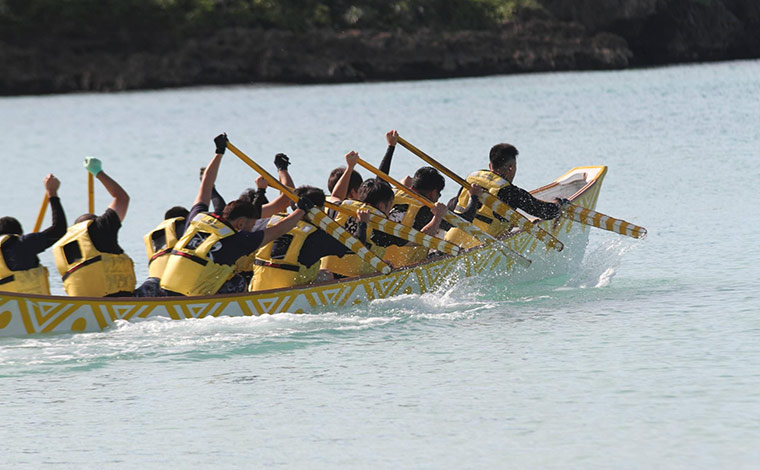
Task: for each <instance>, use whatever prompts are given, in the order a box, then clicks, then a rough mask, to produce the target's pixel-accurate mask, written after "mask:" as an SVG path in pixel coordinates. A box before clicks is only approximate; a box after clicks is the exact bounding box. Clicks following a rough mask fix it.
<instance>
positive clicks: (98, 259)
mask: <svg viewBox="0 0 760 470" xmlns="http://www.w3.org/2000/svg"><path fill="white" fill-rule="evenodd" d="M102 259H103V257H102V256H101V255H98V256H96V257H94V258H90V259H88V260H87V261H83V262H81V263H79V264H77V265H76V266H74V267H73V268H71V269H69V270H68V271H66V274H64V275H63V278H62V279H61V280H63V281H65V280H66V278H68V277H69V276H70V275H71V274H72V273H73V272H74V271H76V270H78V269H80V268H84V267H85V266H89V265H91V264H92V263H97V262H98V261H100V260H102Z"/></svg>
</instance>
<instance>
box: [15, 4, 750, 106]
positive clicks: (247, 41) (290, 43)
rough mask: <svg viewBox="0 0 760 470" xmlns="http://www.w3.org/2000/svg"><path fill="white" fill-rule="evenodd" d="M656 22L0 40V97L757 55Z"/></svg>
mask: <svg viewBox="0 0 760 470" xmlns="http://www.w3.org/2000/svg"><path fill="white" fill-rule="evenodd" d="M716 4H717V3H716ZM694 8H695V10H694V11H691V13H693V14H697V13H699V14H700V15H702V17H704V16H705V15H715V12H714V11H712V10H709V9H706V8H704V6H700V5H699V4H697V6H696V7H694ZM758 10H759V11H760V7H758ZM559 13H561V12H559ZM661 14H662V12H649V13H647V14H646V15H642V16H640V17H636V18H629V19H627V22H624V21H622V20H621V19H620V18H617V17H615V16H614V15H613V16H611V17H608V18H606V19H605V21H606V22H605V21H602V22H601V24H598V23H599V22H600V20H599V19H598V18H594V22H590V21H588V20H585V21H584V18H583V15H582V12H576V13H575V15H576V17H568V18H561V19H560V16H559V15H556V16H539V17H529V18H523V19H520V20H518V21H515V22H511V23H506V24H503V25H501V26H500V27H498V28H496V29H492V30H487V31H434V30H430V29H420V30H417V31H415V32H412V33H408V32H404V31H401V30H396V31H374V30H346V31H340V32H335V31H331V30H319V31H311V32H303V33H296V32H291V31H285V30H264V29H253V28H226V29H221V30H218V31H216V32H215V33H214V34H211V35H208V36H204V37H194V38H189V39H187V40H184V41H183V42H181V43H177V44H171V45H169V44H165V43H164V44H158V43H152V44H150V45H148V46H145V45H144V44H143V45H142V46H138V45H137V44H138V42H137V41H130V40H129V38H127V39H126V40H125V41H124V42H123V43H121V44H119V45H114V44H110V45H104V44H102V43H99V42H98V41H96V40H93V39H90V40H83V39H79V40H73V39H70V38H69V39H67V38H53V37H48V38H38V40H37V41H33V42H24V43H17V44H10V43H8V42H0V62H2V63H4V64H7V65H6V66H5V67H4V70H3V71H2V72H0V96H34V95H49V94H61V93H72V92H115V91H127V90H160V89H168V88H184V87H193V86H218V85H250V84H270V85H286V84H330V83H361V82H382V81H399V80H402V81H403V80H425V79H439V78H462V77H482V76H492V75H508V74H522V73H537V72H564V71H589V70H623V69H631V68H643V67H656V66H667V65H677V64H685V63H704V62H717V61H730V60H743V59H745V60H746V59H756V58H760V28H758V31H757V32H756V31H755V30H754V29H751V28H752V27H754V26H755V24H754V21H753V20H751V19H750V20H747V21H746V22H745V23H741V24H739V25H738V26H737V24H736V22H733V23H732V22H719V23H720V25H719V26H716V27H714V28H713V29H705V28H703V26H704V25H703V24H702V23H701V22H699V21H695V22H692V23H693V24H692V23H688V22H687V23H688V24H686V26H685V28H686V29H685V30H677V29H675V30H674V29H673V28H674V26H673V24H675V25H676V26H678V25H681V24H683V21H680V22H679V21H675V22H674V23H673V24H668V23H664V24H659V23H658V24H659V27H660V30H652V28H651V27H647V25H648V24H649V23H647V21H648V22H652V21H655V20H657V21H659V20H658V18H660V17H659V16H657V15H661ZM652 18H654V20H653V19H652ZM595 22H596V23H595ZM724 23H725V24H724ZM634 26H637V27H634ZM740 27H741V28H740ZM721 28H722V29H721ZM693 30H696V31H697V33H698V34H697V33H695V31H693ZM630 31H634V32H633V33H631V32H630ZM740 33H741V34H740ZM694 34H697V35H696V36H694ZM720 38H722V40H719V39H720Z"/></svg>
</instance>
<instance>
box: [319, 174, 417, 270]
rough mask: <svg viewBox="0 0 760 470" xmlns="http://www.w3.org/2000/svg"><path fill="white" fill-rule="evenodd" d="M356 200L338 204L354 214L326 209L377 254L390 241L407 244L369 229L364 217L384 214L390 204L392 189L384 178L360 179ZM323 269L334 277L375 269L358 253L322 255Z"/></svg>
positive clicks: (381, 252) (382, 251)
mask: <svg viewBox="0 0 760 470" xmlns="http://www.w3.org/2000/svg"><path fill="white" fill-rule="evenodd" d="M358 198H359V200H352V199H347V200H345V201H343V202H342V203H341V207H345V208H348V209H350V210H352V211H355V212H356V217H350V216H347V215H346V214H343V213H342V212H340V213H333V212H332V211H328V215H330V216H331V217H332V218H333V219H335V221H336V222H338V223H339V224H341V225H343V226H344V228H345V229H346V230H348V231H349V232H351V233H353V234H354V236H355V237H356V238H358V239H359V240H361V241H363V242H365V244H366V245H367V247H368V248H369V250H370V251H372V252H373V253H374V254H375V255H377V256H378V257H379V258H383V256H384V255H385V248H386V247H388V246H390V245H399V246H403V245H406V244H407V243H408V242H407V241H406V240H404V239H403V238H399V237H396V236H394V235H391V234H388V233H385V232H381V231H379V230H370V229H369V228H368V224H367V221H368V220H369V214H374V215H376V216H379V217H383V218H386V217H387V216H388V213H389V212H390V209H391V206H392V205H393V190H392V189H391V186H390V185H389V184H388V183H386V182H385V181H383V180H381V179H378V178H371V179H368V180H366V181H364V182H363V183H362V185H361V186H360V187H359V191H358ZM322 269H324V270H326V271H329V272H331V273H333V274H334V275H336V277H349V276H357V275H360V274H368V273H372V272H375V268H373V267H372V266H371V265H370V264H369V263H366V262H365V261H364V260H362V259H361V258H360V257H359V256H358V255H355V254H354V255H346V256H344V257H342V258H338V257H337V256H328V257H326V258H323V259H322Z"/></svg>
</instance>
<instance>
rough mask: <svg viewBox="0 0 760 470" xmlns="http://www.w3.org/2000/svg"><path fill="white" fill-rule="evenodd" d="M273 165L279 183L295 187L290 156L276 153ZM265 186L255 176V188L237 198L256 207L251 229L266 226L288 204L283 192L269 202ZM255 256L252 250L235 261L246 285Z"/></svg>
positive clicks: (251, 276) (236, 269) (265, 182)
mask: <svg viewBox="0 0 760 470" xmlns="http://www.w3.org/2000/svg"><path fill="white" fill-rule="evenodd" d="M274 166H275V167H276V168H277V176H278V178H279V180H280V183H282V184H283V185H285V186H287V187H289V188H293V187H295V183H293V178H292V177H291V176H290V173H289V172H288V166H290V158H288V156H287V155H285V154H284V153H278V154H277V155H275V156H274ZM266 188H267V180H266V179H264V177H263V176H258V177H257V178H256V190H255V191H254V190H253V189H252V188H248V189H246V190H245V191H243V194H241V195H240V197H239V198H238V199H239V200H241V201H250V202H251V204H253V205H254V207H256V210H257V215H256V218H257V219H258V220H257V221H256V223H255V224H254V226H253V229H252V230H253V231H256V230H264V229H265V228H267V226H268V225H270V224H269V218H270V217H272V216H273V215H275V214H277V213H281V212H285V211H286V210H287V209H288V207H289V206H290V199H289V198H288V197H287V196H286V195H285V194H284V193H280V195H279V196H277V197H276V198H275V199H274V201H272V202H269V201H268V200H267V197H266ZM278 220H279V218H278ZM255 258H256V252H255V251H254V252H253V253H251V254H249V255H248V256H241V257H240V258H238V260H237V263H235V272H236V273H238V274H240V275H241V276H243V278H244V280H245V285H246V286H247V285H250V282H251V279H253V261H254V259H255Z"/></svg>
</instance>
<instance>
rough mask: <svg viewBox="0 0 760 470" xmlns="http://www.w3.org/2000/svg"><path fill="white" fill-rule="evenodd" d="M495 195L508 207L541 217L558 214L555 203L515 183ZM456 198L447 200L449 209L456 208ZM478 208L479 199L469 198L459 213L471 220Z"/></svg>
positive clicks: (553, 216)
mask: <svg viewBox="0 0 760 470" xmlns="http://www.w3.org/2000/svg"><path fill="white" fill-rule="evenodd" d="M462 191H463V190H460V194H461V192H462ZM497 197H498V198H499V200H501V201H503V202H504V203H506V204H507V205H508V206H509V207H511V208H513V209H522V210H524V211H525V212H527V213H528V214H530V215H532V216H534V217H539V218H541V219H553V218H555V217H557V216H559V214H560V209H559V207H558V206H557V204H555V203H553V202H546V201H541V200H540V199H536V198H535V197H533V195H532V194H530V193H529V192H528V191H526V190H524V189H521V188H518V187H517V186H515V185H511V184H510V185H509V186H507V187H505V188H501V189H500V190H499V193H498V194H497ZM458 200H459V194H457V195H456V196H455V197H454V198H453V199H451V200H450V201H449V203H448V207H449V210H454V209H455V208H456V206H457V202H458ZM473 202H475V204H473ZM479 208H480V201H478V200H477V199H475V198H470V204H468V205H467V208H466V209H465V211H464V212H463V213H461V214H460V215H461V216H462V217H463V218H464V219H466V220H468V221H470V222H472V220H473V219H474V218H475V213H476V212H477V211H478V209H479ZM494 216H495V217H496V218H497V219H499V220H504V219H502V218H501V217H499V216H498V215H496V214H494Z"/></svg>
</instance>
